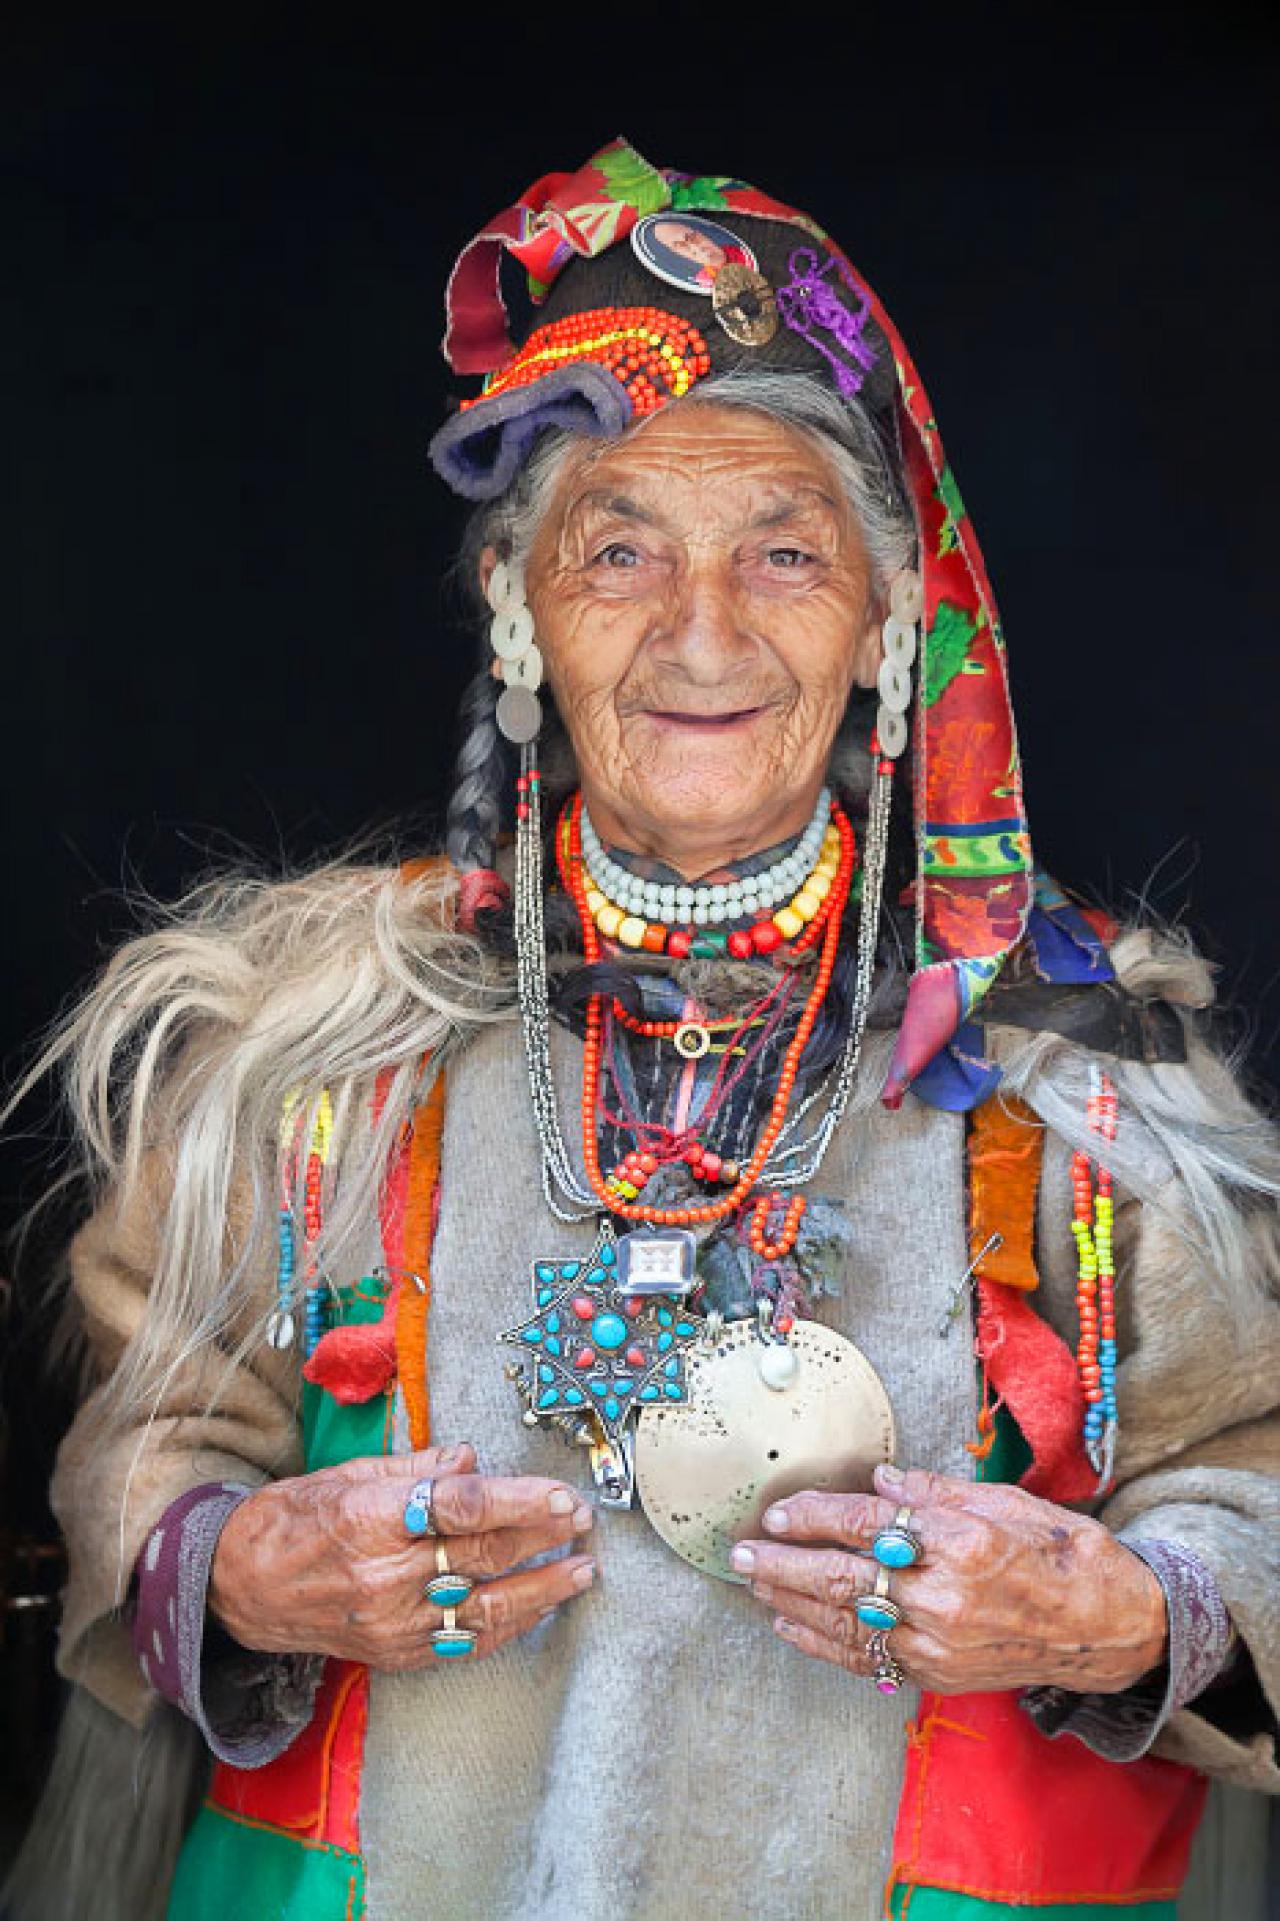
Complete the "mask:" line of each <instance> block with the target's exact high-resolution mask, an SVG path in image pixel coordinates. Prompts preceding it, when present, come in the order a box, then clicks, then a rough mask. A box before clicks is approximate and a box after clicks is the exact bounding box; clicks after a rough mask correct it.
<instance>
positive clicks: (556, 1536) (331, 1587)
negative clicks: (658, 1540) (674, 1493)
mask: <svg viewBox="0 0 1280 1921" xmlns="http://www.w3.org/2000/svg"><path fill="white" fill-rule="evenodd" d="M475 1461H476V1457H475V1452H474V1450H473V1449H472V1448H470V1447H467V1446H462V1447H451V1448H444V1449H440V1448H427V1449H426V1450H425V1451H424V1452H423V1453H420V1454H411V1455H408V1456H405V1455H401V1456H398V1457H397V1456H394V1455H386V1456H375V1457H373V1458H370V1459H365V1460H358V1461H347V1462H345V1463H344V1464H343V1465H342V1466H341V1467H329V1468H322V1469H321V1470H319V1471H318V1472H317V1473H315V1474H303V1475H299V1476H298V1477H297V1478H296V1479H293V1480H285V1481H273V1482H269V1483H268V1484H267V1486H265V1487H262V1488H259V1489H258V1490H257V1492H256V1493H254V1494H251V1495H250V1496H249V1498H248V1499H247V1500H246V1501H242V1502H241V1504H240V1506H239V1507H238V1508H236V1509H235V1510H234V1511H233V1512H232V1514H231V1515H230V1517H229V1518H228V1520H227V1523H226V1525H225V1527H224V1528H223V1530H222V1535H221V1538H220V1539H219V1542H218V1546H217V1549H216V1551H215V1553H214V1557H213V1567H212V1570H211V1574H210V1580H209V1607H210V1610H211V1612H212V1613H213V1615H214V1616H215V1618H216V1619H217V1620H218V1621H220V1622H221V1623H222V1625H223V1627H225V1628H226V1630H227V1632H228V1633H229V1634H230V1635H231V1636H232V1637H233V1639H235V1640H236V1641H238V1642H239V1643H240V1645H241V1646H242V1647H246V1648H256V1649H260V1650H262V1651H263V1652H267V1653H274V1654H333V1655H337V1656H338V1657H339V1658H340V1659H342V1660H345V1661H362V1662H365V1663H366V1664H367V1665H368V1666H369V1667H372V1668H379V1669H381V1670H383V1671H384V1672H388V1673H390V1672H394V1671H396V1670H399V1669H404V1668H419V1667H426V1666H428V1665H429V1664H431V1663H432V1662H434V1661H435V1660H436V1659H437V1658H438V1657H437V1656H436V1655H435V1654H434V1653H433V1652H432V1647H431V1630H432V1629H433V1628H437V1627H439V1626H440V1624H441V1621H442V1619H443V1616H442V1613H441V1610H440V1609H439V1608H438V1607H436V1606H435V1605H434V1603H432V1602H431V1601H428V1600H427V1599H426V1598H425V1589H426V1585H427V1583H428V1581H431V1580H433V1579H434V1578H435V1575H436V1573H437V1568H436V1545H437V1541H436V1539H433V1538H432V1537H431V1536H430V1535H419V1536H415V1535H411V1534H410V1533H409V1531H408V1529H407V1528H406V1527H405V1524H404V1509H405V1503H406V1501H407V1500H408V1498H409V1492H410V1489H411V1488H412V1487H413V1485H414V1483H415V1482H416V1481H422V1480H428V1479H430V1480H433V1481H434V1482H435V1491H434V1498H433V1501H432V1515H433V1519H434V1522H435V1526H436V1529H437V1531H438V1539H440V1540H443V1541H444V1543H445V1548H446V1553H447V1556H448V1563H449V1570H450V1572H451V1573H454V1574H467V1575H470V1576H471V1578H472V1579H473V1580H474V1582H475V1587H474V1589H473V1591H472V1593H471V1595H470V1597H469V1598H468V1599H467V1600H466V1601H464V1602H463V1604H462V1606H461V1607H460V1608H459V1609H458V1610H457V1623H458V1626H459V1627H464V1628H471V1629H473V1630H475V1631H476V1633H478V1635H479V1640H478V1641H477V1642H476V1646H475V1651H474V1653H473V1654H472V1656H471V1657H470V1658H471V1659H472V1660H475V1659H477V1658H479V1657H481V1656H483V1655H486V1654H492V1653H493V1652H494V1650H495V1649H497V1648H500V1647H501V1646H502V1645H503V1643H504V1642H506V1641H510V1640H511V1639H513V1638H514V1636H516V1635H518V1634H524V1633H527V1631H528V1630H529V1629H530V1628H531V1627H534V1626H536V1625H537V1623H538V1622H539V1621H540V1620H541V1619H542V1618H543V1616H544V1615H546V1614H547V1613H549V1612H550V1611H551V1610H552V1609H553V1608H555V1607H558V1606H559V1604H560V1603H561V1602H562V1601H568V1600H572V1598H573V1597H574V1595H576V1594H581V1593H582V1592H583V1591H584V1590H585V1589H586V1588H588V1587H590V1585H591V1582H592V1579H593V1577H594V1574H595V1563H594V1562H593V1561H592V1560H591V1558H590V1557H589V1556H588V1555H585V1554H574V1555H569V1556H561V1557H559V1558H557V1559H556V1560H553V1561H548V1562H546V1563H544V1564H543V1565H541V1566H539V1567H536V1568H522V1567H521V1563H522V1562H525V1561H527V1560H529V1559H530V1558H531V1556H533V1555H535V1554H544V1553H546V1551H547V1550H548V1549H553V1548H560V1547H564V1546H566V1545H568V1544H569V1543H571V1542H572V1540H573V1538H574V1536H575V1535H578V1534H583V1533H585V1532H586V1531H587V1529H588V1528H589V1527H590V1526H591V1519H592V1516H591V1509H590V1507H589V1506H588V1505H587V1502H586V1501H585V1500H584V1498H583V1497H582V1495H581V1494H580V1493H578V1492H577V1491H576V1490H575V1489H573V1488H570V1487H567V1486H566V1485H565V1483H564V1482H563V1481H549V1480H544V1479H542V1478H541V1477H539V1476H534V1475H500V1474H478V1473H476V1472H475Z"/></svg>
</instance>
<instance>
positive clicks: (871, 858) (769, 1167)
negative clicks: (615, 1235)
mask: <svg viewBox="0 0 1280 1921" xmlns="http://www.w3.org/2000/svg"><path fill="white" fill-rule="evenodd" d="M892 803H893V775H892V773H883V772H880V773H877V775H876V779H875V785H874V786H873V788H872V790H871V802H870V805H869V807H868V809H867V843H866V848H865V851H864V854H863V862H862V912H861V913H860V914H859V916H858V951H857V963H856V969H855V975H854V988H853V1003H852V1006H851V1008H850V1014H849V1032H848V1035H847V1037H846V1039H845V1044H844V1051H843V1053H842V1055H841V1058H840V1065H839V1068H838V1070H837V1073H836V1080H835V1088H834V1091H833V1093H832V1096H831V1104H830V1106H829V1107H828V1108H827V1111H826V1113H825V1114H824V1115H823V1117H822V1119H821V1121H819V1123H818V1125H817V1126H816V1127H815V1129H814V1131H813V1133H812V1134H811V1135H810V1136H809V1139H808V1140H807V1141H804V1142H799V1143H797V1144H796V1146H794V1147H791V1148H789V1149H787V1151H786V1153H785V1154H784V1155H783V1156H782V1158H783V1159H784V1160H786V1159H790V1158H791V1156H792V1155H794V1154H797V1153H799V1152H801V1151H802V1150H804V1149H806V1148H807V1149H808V1150H809V1158H808V1160H807V1161H805V1162H804V1163H803V1164H802V1165H801V1166H800V1167H797V1168H788V1169H786V1170H785V1171H778V1170H777V1168H776V1165H775V1163H774V1156H773V1155H772V1154H771V1155H770V1157H769V1160H768V1161H766V1163H765V1166H764V1169H763V1170H762V1177H767V1178H768V1179H770V1180H772V1181H773V1182H774V1183H775V1184H776V1185H777V1186H779V1187H805V1186H807V1185H808V1183H809V1182H810V1181H811V1180H812V1179H813V1178H814V1176H815V1175H816V1174H817V1172H818V1169H819V1168H820V1167H821V1166H822V1163H823V1160H824V1159H825V1157H826V1153H827V1149H828V1148H829V1147H830V1145H831V1142H832V1139H833V1138H834V1135H835V1131H836V1129H837V1128H838V1127H839V1125H840V1123H841V1121H842V1120H843V1119H844V1116H845V1111H846V1109H847V1108H848V1105H849V1101H850V1099H851V1098H852V1095H853V1089H854V1085H855V1083H856V1081H857V1078H858V1063H859V1061H860V1060H861V1058H862V1042H863V1037H864V1035H865V1033H866V1028H867V1015H868V1013H869V1011H870V1008H871V992H872V986H873V982H874V977H875V964H876V950H877V947H878V944H879V940H880V909H881V905H882V901H883V896H884V870H885V859H886V856H887V854H888V848H889V813H890V809H891V806H892ZM797 1118H798V1117H797ZM775 1146H776V1144H775Z"/></svg>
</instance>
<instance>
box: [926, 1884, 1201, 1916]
mask: <svg viewBox="0 0 1280 1921" xmlns="http://www.w3.org/2000/svg"><path fill="white" fill-rule="evenodd" d="M908 1897H909V1898H910V1905H908ZM1106 1906H1107V1912H1108V1913H1109V1914H1115V1915H1117V1916H1118V1915H1123V1916H1124V1921H1178V1906H1177V1903H1176V1902H1175V1901H1138V1902H1135V1903H1133V1904H1129V1903H1127V1902H1126V1903H1125V1904H1123V1905H1122V1906H1120V1907H1115V1906H1113V1905H1112V1904H1110V1903H1108V1904H1106ZM889 1912H890V1913H891V1914H892V1915H893V1917H894V1921H898V1918H899V1916H901V1915H903V1914H905V1915H906V1917H907V1921H1008V1917H1009V1916H1010V1915H1011V1914H1015V1913H1017V1914H1025V1915H1034V1916H1035V1921H1087V1917H1089V1916H1090V1915H1092V1916H1093V1917H1094V1921H1096V1918H1097V1915H1098V1912H1099V1904H1098V1903H1097V1902H1096V1901H1086V1902H1079V1901H1054V1902H1052V1903H1051V1904H1050V1905H1049V1906H1048V1907H1033V1908H1029V1907H1027V1906H1025V1905H1024V1904H1023V1903H1022V1902H1021V1901H1018V1902H1011V1901H984V1900H983V1899H982V1898H981V1897H980V1896H979V1895H975V1894H953V1893H951V1891H950V1890H949V1889H947V1888H921V1887H916V1888H895V1889H894V1891H893V1898H892V1901H891V1902H890V1907H889Z"/></svg>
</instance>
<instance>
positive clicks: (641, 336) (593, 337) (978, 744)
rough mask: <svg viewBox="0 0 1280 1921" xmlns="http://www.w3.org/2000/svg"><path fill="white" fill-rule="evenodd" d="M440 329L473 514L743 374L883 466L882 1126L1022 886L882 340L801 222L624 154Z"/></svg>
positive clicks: (986, 981) (471, 285)
mask: <svg viewBox="0 0 1280 1921" xmlns="http://www.w3.org/2000/svg"><path fill="white" fill-rule="evenodd" d="M506 258H510V259H511V260H512V261H514V262H515V263H517V264H518V266H519V267H521V268H523V269H524V273H525V275H526V276H527V283H526V284H527V293H528V298H529V300H530V302H531V303H532V305H533V308H534V310H535V311H534V312H533V313H532V314H531V316H530V317H529V323H530V324H527V325H526V324H522V323H521V322H519V321H517V322H516V323H515V324H514V327H513V323H512V321H511V319H510V317H509V315H508V311H507V306H506V304H505V302H504V298H503V289H502V284H501V276H502V266H503V261H504V259H506ZM538 309H540V310H541V311H540V312H539V311H536V310H538ZM448 314H449V324H448V331H447V334H446V336H445V342H444V350H445V354H446V357H447V358H448V360H449V363H450V365H451V366H452V367H453V369H454V371H455V372H457V373H460V374H483V375H484V376H485V384H484V389H483V391H482V392H481V394H480V395H478V396H477V397H476V398H475V399H473V400H469V401H464V402H463V403H462V405H461V407H460V408H459V410H458V412H457V413H456V414H455V415H454V416H453V417H452V418H451V419H450V420H449V421H448V422H447V423H446V425H445V426H444V427H443V428H441V430H440V432H439V433H438V434H437V435H436V437H435V439H434V441H433V442H432V447H431V455H432V460H433V462H434V464H435V466H436V468H437V470H438V471H439V472H440V474H441V475H442V477H443V478H444V479H445V480H446V481H448V483H449V484H450V486H452V487H453V488H454V489H455V490H456V491H457V492H459V493H461V494H463V495H464V496H466V497H467V498H470V499H488V498H492V497H494V496H496V495H498V494H500V493H501V492H503V491H504V490H505V489H506V487H508V486H509V485H510V483H511V481H512V479H513V478H514V476H515V474H516V473H517V472H518V470H519V468H520V465H521V464H522V462H523V461H524V459H525V458H526V456H527V454H528V452H529V450H530V448H531V446H532V444H533V442H534V441H535V440H536V438H537V436H538V434H539V433H541V432H542V431H543V430H544V429H545V428H547V427H552V426H560V427H567V428H570V429H571V430H573V431H577V432H581V433H585V434H591V435H600V436H612V435H616V434H619V433H621V432H623V431H624V429H625V428H626V427H627V426H628V425H630V424H631V423H632V422H633V421H635V420H637V419H640V418H642V417H643V416H644V415H645V414H647V413H650V412H653V411H654V410H655V409H657V408H659V407H662V406H666V405H669V404H670V402H671V401H673V400H678V399H680V398H682V397H683V396H684V395H685V394H687V393H689V392H690V391H691V390H692V389H693V388H695V387H696V385H697V383H698V382H699V381H700V380H702V379H705V378H706V377H707V376H708V375H709V374H712V373H718V372H721V371H723V370H725V369H727V368H730V367H734V366H738V365H743V364H745V365H750V366H753V367H762V368H768V369H770V370H773V371H779V370H782V371H785V370H791V371H806V372H815V371H817V372H820V373H824V374H825V375H826V376H827V377H828V378H830V379H831V381H832V383H833V385H834V386H836V388H837V389H838V390H839V391H840V392H841V393H843V394H845V395H853V394H857V395H858V396H859V398H860V399H861V401H862V402H863V403H864V404H865V405H866V407H867V408H868V410H869V412H870V414H871V416H872V418H873V419H874V420H876V421H877V423H878V425H879V426H880V429H881V431H882V432H883V433H884V434H885V435H886V437H887V438H889V439H890V440H891V441H892V443H893V444H894V445H895V447H896V448H897V450H898V452H899V457H900V461H901V466H902V469H903V473H904V477H905V480H906V484H907V487H908V490H909V492H910V496H911V502H912V507H913V510H914V514H915V518H916V524H917V528H918V533H919V541H920V561H919V565H920V574H921V579H922V582H923V588H924V612H923V618H922V622H921V648H920V662H919V673H918V692H917V696H916V704H915V723H914V732H913V737H912V744H911V751H912V759H913V779H914V790H915V809H916V818H915V830H916V846H917V877H916V890H915V904H916V969H915V973H914V975H913V978H912V981H911V986H910V993H909V997H908V1002H907V1009H906V1013H905V1015H904V1018H903V1022H902V1026H901V1029H900V1032H899V1035H898V1040H897V1044H896V1047H895V1049H894V1054H893V1059H892V1062H891V1065H890V1069H889V1076H888V1080H887V1082H886V1086H885V1090H884V1098H885V1099H886V1101H888V1102H889V1104H890V1105H897V1103H898V1102H899V1101H900V1100H901V1098H902V1094H903V1092H904V1091H905V1089H906V1087H907V1086H908V1085H909V1084H910V1082H911V1081H912V1080H913V1079H914V1077H915V1076H916V1075H918V1074H919V1073H920V1072H921V1071H922V1070H923V1069H924V1068H925V1067H926V1066H927V1065H928V1064H929V1062H930V1061H932V1060H933V1059H934V1058H935V1056H936V1055H937V1054H938V1053H939V1051H940V1050H941V1049H942V1048H944V1047H945V1046H946V1045H947V1043H948V1042H949V1041H950V1040H951V1038H952V1036H953V1034H954V1033H955V1031H956V1029H957V1027H958V1026H959V1025H960V1024H961V1023H962V1022H963V1021H964V1020H965V1019H966V1018H967V1017H968V1016H969V1014H970V1013H971V1012H972V1011H973V1009H974V1008H975V1007H976V1005H977V1003H978V1002H979V1001H980V1000H981V998H982V996H983V994H984V993H985V992H986V990H987V988H988V987H989V986H990V985H991V982H992V981H993V980H994V979H995V977H996V974H997V973H998V971H999V969H1000V966H1001V964H1002V963H1003V961H1004V959H1005V957H1006V956H1007V955H1008V953H1009V951H1010V950H1011V948H1012V947H1013V946H1014V945H1015V944H1016V943H1017V941H1018V940H1019V939H1020V938H1021V936H1022V934H1023V931H1024V929H1025V927H1026V924H1027V919H1028V916H1029V913H1030V911H1031V906H1032V886H1033V867H1032V856H1031V845H1030V840H1029V837H1028V832H1027V823H1026V816H1025V813H1024V810H1023V802H1022V782H1021V775H1020V770H1019V763H1018V746H1017V736H1016V733H1015V730H1014V723H1013V713H1012V709H1011V707H1010V701H1009V686H1008V678H1007V674H1006V670H1005V658H1004V641H1003V637H1002V635H1001V632H1000V627H999V621H998V617H997V613H996V608H995V602H994V599H993V597H992V593H991V588H990V584H989V582H988V580H987V574H986V569H985V567H984V565H983V560H982V554H981V551H980V549H979V547H978V542H977V538H976V536H975V534H974V531H973V527H972V525H971V523H970V521H969V519H968V516H967V515H966V513H965V510H964V506H963V504H962V501H961V498H960V494H959V490H958V488H957V486H956V483H955V479H954V477H953V475H952V472H951V469H950V467H949V466H948V464H947V460H946V455H945V453H944V451H943V446H942V440H941V437H940V435H939V433H938V427H937V423H936V421H935V419H934V417H933V410H932V408H931V407H930V405H929V399H928V396H927V394H926V393H925V390H924V386H923V384H922V382H921V380H920V377H919V375H918V374H917V372H916V370H915V366H914V364H913V363H912V360H911V357H910V355H909V354H908V352H907V349H906V346H905V345H904V343H903V341H902V338H901V336H900V335H899V333H898V330H897V328H896V327H895V326H894V324H893V322H892V320H891V319H890V318H889V316H888V314H887V313H886V312H885V310H884V308H883V306H882V305H881V303H880V301H879V300H878V299H877V298H876V296H875V294H874V293H873V292H872V291H871V289H870V288H869V287H868V286H867V284H866V282H865V281H864V280H863V279H862V278H861V276H860V275H859V274H858V273H857V272H856V271H855V269H854V268H853V266H852V265H851V263H850V262H849V260H848V259H847V257H846V256H845V255H844V254H843V253H842V252H841V250H840V249H839V248H838V247H837V246H836V245H835V243H834V242H833V241H831V240H830V239H828V237H827V236H826V235H825V234H824V233H823V231H822V229H821V228H820V227H818V226H817V225H816V224H815V223H814V222H813V221H812V220H810V219H809V218H808V217H807V216H806V215H804V214H801V213H797V212H796V211H795V210H794V209H792V208H790V207H786V206H783V205H782V204H781V203H780V202H778V201H775V200H771V199H769V198H768V196H767V195H765V194H762V193H759V192H757V191H756V189H755V188H753V187H749V186H747V185H746V184H745V182H743V181H740V180H731V179H726V178H721V177H718V176H716V177H712V176H697V177H695V176H692V175H689V174H683V173H677V172H673V171H671V170H669V169H658V168H656V167H652V166H650V165H649V163H648V162H647V161H645V160H643V159H642V158H641V156H640V155H639V154H637V153H636V152H635V151H634V149H633V148H631V147H630V146H628V145H627V143H626V142H625V141H623V140H616V141H614V142H612V143H611V144H610V145H609V146H607V147H605V148H603V149H602V150H601V151H600V152H599V153H598V154H596V155H595V156H594V157H593V158H592V159H591V160H590V161H589V162H588V163H587V165H586V166H585V167H583V168H582V169H581V170H580V171H579V172H577V173H574V174H549V175H547V176H545V177H544V178H543V179H541V180H539V181H537V182H536V183H535V185H534V186H532V187H531V188H530V189H529V190H528V192H527V193H526V194H525V195H524V196H523V198H522V199H521V200H520V201H518V202H517V204H516V205H515V206H514V207H511V208H509V209H508V210H507V211H506V212H505V213H503V214H500V215H499V216H498V217H497V218H496V219H494V220H492V221H490V222H489V224H488V225H487V227H486V228H485V229H484V231H483V232H482V233H480V234H479V235H477V236H476V238H475V239H474V240H473V241H472V242H471V243H470V245H469V246H467V247H466V248H465V249H464V250H463V253H462V254H461V256H460V258H459V260H458V262H457V265H456V266H455V268H454V271H453V275H452V277H451V279H450V283H449V291H448ZM513 335H514V336H518V337H513Z"/></svg>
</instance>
